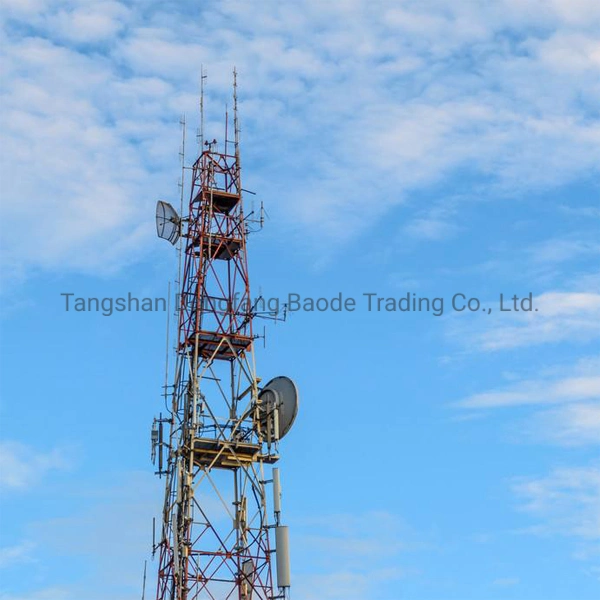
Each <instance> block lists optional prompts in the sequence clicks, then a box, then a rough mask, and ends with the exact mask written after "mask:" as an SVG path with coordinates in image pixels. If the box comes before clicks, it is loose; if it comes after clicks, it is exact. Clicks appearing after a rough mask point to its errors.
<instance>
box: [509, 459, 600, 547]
mask: <svg viewBox="0 0 600 600" xmlns="http://www.w3.org/2000/svg"><path fill="white" fill-rule="evenodd" d="M512 487H513V491H514V492H515V494H516V495H517V497H518V498H519V499H520V500H521V502H522V504H521V510H523V511H525V512H527V513H530V514H532V515H533V516H534V517H536V518H537V519H538V521H539V524H538V525H536V526H534V527H533V528H532V530H531V531H533V532H536V533H539V534H562V535H568V536H575V537H578V538H582V539H584V540H597V539H600V469H598V467H597V466H586V467H558V468H556V469H554V470H553V471H552V472H550V473H549V474H548V475H546V476H544V477H520V478H516V479H515V480H514V482H513V485H512Z"/></svg>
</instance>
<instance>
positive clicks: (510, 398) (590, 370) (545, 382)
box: [455, 357, 600, 409]
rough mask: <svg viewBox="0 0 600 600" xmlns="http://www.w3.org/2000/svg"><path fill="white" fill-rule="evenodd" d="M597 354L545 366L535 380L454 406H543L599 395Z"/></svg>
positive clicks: (461, 401)
mask: <svg viewBox="0 0 600 600" xmlns="http://www.w3.org/2000/svg"><path fill="white" fill-rule="evenodd" d="M599 369H600V358H599V357H588V358H583V359H581V360H579V361H578V362H577V363H575V364H574V365H571V366H569V367H567V368H565V367H561V368H555V369H547V370H546V371H545V372H541V373H540V376H539V377H537V378H535V379H525V380H521V381H517V382H515V383H512V384H511V385H508V386H505V387H502V388H499V389H495V390H491V391H488V392H482V393H478V394H473V395H472V396H468V397H467V398H464V399H462V400H460V401H459V402H457V403H456V405H455V406H458V407H461V408H468V409H485V408H497V407H508V406H524V405H547V404H562V403H572V402H577V401H585V400H595V399H598V398H600V376H598V375H597V373H598V371H599Z"/></svg>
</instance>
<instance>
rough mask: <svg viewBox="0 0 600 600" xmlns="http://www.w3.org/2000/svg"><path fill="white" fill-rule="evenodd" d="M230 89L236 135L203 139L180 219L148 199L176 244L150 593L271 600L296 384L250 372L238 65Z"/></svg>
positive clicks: (283, 584)
mask: <svg viewBox="0 0 600 600" xmlns="http://www.w3.org/2000/svg"><path fill="white" fill-rule="evenodd" d="M233 90H234V93H233V100H234V110H233V113H234V119H233V121H234V123H233V125H234V126H233V131H234V140H233V141H229V140H227V123H226V125H225V139H224V141H223V143H222V144H218V143H217V141H216V140H213V141H210V142H204V140H202V142H203V143H202V142H201V154H200V156H199V157H198V158H197V160H196V161H195V162H194V164H193V166H192V168H191V175H192V179H191V186H190V195H189V203H188V205H187V215H185V216H183V215H182V216H181V217H180V216H179V215H178V214H177V213H176V212H175V210H174V209H173V208H172V207H171V205H169V204H167V203H165V202H159V203H158V207H157V229H158V234H159V236H160V237H163V238H166V239H168V240H169V241H171V242H172V243H174V244H175V243H178V244H179V248H180V252H181V254H180V256H181V258H180V260H181V262H180V271H181V276H180V282H179V284H180V287H179V294H178V300H177V306H178V309H177V315H178V334H177V343H176V348H175V361H174V369H173V372H172V373H170V377H172V380H171V381H172V383H170V384H169V385H168V387H167V390H166V396H167V398H168V401H167V405H168V406H170V411H169V414H168V415H167V416H164V417H163V416H161V418H159V419H156V420H155V423H154V427H153V435H152V438H153V455H154V457H155V461H156V463H157V464H158V473H159V474H160V475H161V476H165V480H166V487H165V498H164V509H163V515H162V527H161V528H160V530H159V532H158V534H159V539H158V540H157V541H156V542H155V546H154V550H155V552H156V553H157V554H158V558H159V566H158V585H157V593H156V598H157V600H195V599H200V598H202V599H204V598H206V599H215V600H216V599H218V600H225V599H235V600H272V599H273V598H285V597H286V596H287V593H288V589H289V585H290V581H289V580H290V574H289V557H288V538H287V528H286V527H284V526H281V525H280V523H279V514H280V488H279V471H278V469H276V468H273V467H272V465H273V464H274V463H276V462H277V460H278V458H279V456H278V443H279V439H280V438H281V437H282V436H283V435H284V434H285V433H286V432H287V430H289V427H290V426H291V423H292V422H293V420H294V418H295V415H296V411H297V392H296V388H295V385H294V384H293V382H291V380H289V379H288V378H285V377H278V378H275V379H274V380H273V381H272V382H271V383H270V384H268V385H267V386H265V387H264V388H261V386H260V379H259V378H258V377H257V376H256V372H255V364H254V351H253V343H254V335H253V330H252V322H253V318H254V316H255V307H254V306H253V303H252V300H251V296H250V280H249V275H248V259H247V247H246V237H247V232H248V220H247V218H245V216H244V209H243V201H242V186H241V178H240V176H241V169H240V153H239V125H238V112H237V86H236V74H235V71H234V87H233ZM201 106H202V103H201ZM226 121H227V118H226ZM184 128H185V125H184ZM182 184H183V182H182ZM182 204H183V203H182ZM268 491H269V493H267V492H268ZM267 496H268V497H267ZM270 506H272V508H273V512H274V519H273V521H272V522H271V521H270V520H269V514H270V510H269V507H270ZM274 540H276V542H277V543H276V544H273V541H274ZM275 555H276V557H277V561H276V566H277V581H275V578H274V569H273V568H272V567H273V566H274V563H275Z"/></svg>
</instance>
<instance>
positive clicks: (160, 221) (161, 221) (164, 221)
mask: <svg viewBox="0 0 600 600" xmlns="http://www.w3.org/2000/svg"><path fill="white" fill-rule="evenodd" d="M180 231H181V219H180V218H179V215H178V214H177V211H176V210H175V209H174V208H173V207H172V206H171V205H170V204H169V203H168V202H163V201H162V200H159V201H158V202H157V203H156V233H157V234H158V237H159V238H161V239H163V240H168V241H169V242H171V244H173V245H175V244H176V243H177V240H178V239H179V235H180Z"/></svg>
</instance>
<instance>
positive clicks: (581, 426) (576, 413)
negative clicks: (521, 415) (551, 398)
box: [523, 394, 600, 446]
mask: <svg viewBox="0 0 600 600" xmlns="http://www.w3.org/2000/svg"><path fill="white" fill-rule="evenodd" d="M597 397H598V398H599V399H598V400H597V401H595V402H577V403H575V404H567V405H564V406H559V407H557V408H554V409H551V410H546V411H542V412H539V413H538V414H536V415H534V416H533V417H532V418H531V421H530V423H529V424H528V425H527V426H525V427H524V428H523V430H524V433H525V434H526V435H528V436H529V437H532V438H534V439H538V440H540V441H546V442H550V443H553V444H559V445H561V446H587V445H596V446H597V445H600V394H598V396H597Z"/></svg>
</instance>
